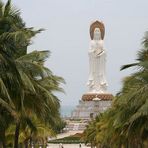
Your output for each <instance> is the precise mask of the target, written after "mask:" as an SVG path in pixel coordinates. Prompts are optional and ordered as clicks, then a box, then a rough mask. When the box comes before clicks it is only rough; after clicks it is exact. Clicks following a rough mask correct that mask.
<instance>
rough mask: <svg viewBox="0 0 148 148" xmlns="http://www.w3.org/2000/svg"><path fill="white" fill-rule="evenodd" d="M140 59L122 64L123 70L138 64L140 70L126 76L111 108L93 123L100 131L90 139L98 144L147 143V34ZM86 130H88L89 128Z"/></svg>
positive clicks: (143, 145) (117, 146) (118, 147)
mask: <svg viewBox="0 0 148 148" xmlns="http://www.w3.org/2000/svg"><path fill="white" fill-rule="evenodd" d="M137 61H138V62H136V63H132V64H128V65H124V66H122V68H121V69H126V68H129V67H133V66H136V67H137V68H138V71H137V72H135V73H133V74H132V75H130V76H128V77H126V78H125V79H124V81H123V87H122V89H121V91H120V92H119V93H118V94H117V95H116V98H115V99H114V100H113V103H112V107H111V108H110V109H109V110H108V111H106V112H105V113H104V114H103V115H102V117H101V118H100V120H99V121H97V122H96V121H95V122H96V123H95V124H94V125H93V126H92V127H93V128H92V129H93V130H94V129H96V127H97V130H95V134H94V135H93V136H92V138H91V139H92V140H93V141H94V142H96V144H97V143H98V142H100V144H101V146H102V147H107V148H111V147H114V148H121V147H124V148H126V147H138V148H146V147H147V146H148V143H147V140H148V129H147V125H148V93H147V92H148V33H146V36H145V38H144V41H143V49H142V50H140V51H139V52H138V58H137ZM91 125H92V124H90V125H89V126H91ZM97 125H98V126H97ZM86 130H87V132H88V133H89V131H88V130H89V129H88V128H87V129H86ZM90 131H91V130H90ZM86 135H87V133H86ZM101 137H103V139H101ZM88 139H89V137H88Z"/></svg>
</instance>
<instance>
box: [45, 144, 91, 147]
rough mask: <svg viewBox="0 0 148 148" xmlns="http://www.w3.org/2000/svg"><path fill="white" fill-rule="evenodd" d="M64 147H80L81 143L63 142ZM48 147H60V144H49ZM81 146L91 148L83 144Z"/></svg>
mask: <svg viewBox="0 0 148 148" xmlns="http://www.w3.org/2000/svg"><path fill="white" fill-rule="evenodd" d="M63 146H64V148H79V144H63ZM47 148H60V146H59V144H48V147H47ZM81 148H90V147H89V146H85V145H84V144H82V146H81Z"/></svg>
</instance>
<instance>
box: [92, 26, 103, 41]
mask: <svg viewBox="0 0 148 148" xmlns="http://www.w3.org/2000/svg"><path fill="white" fill-rule="evenodd" d="M93 40H101V31H100V29H99V28H95V30H94V36H93Z"/></svg>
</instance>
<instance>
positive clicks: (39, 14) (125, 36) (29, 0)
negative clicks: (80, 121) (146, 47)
mask: <svg viewBox="0 0 148 148" xmlns="http://www.w3.org/2000/svg"><path fill="white" fill-rule="evenodd" d="M5 1H6V0H5ZM12 2H13V3H14V4H15V6H17V7H18V8H19V9H21V12H22V14H21V15H22V17H23V19H24V21H25V22H26V25H27V26H28V27H31V26H33V27H35V28H36V29H38V28H45V29H46V31H44V32H42V33H41V34H39V35H38V36H37V37H36V38H34V40H33V45H31V46H30V48H29V51H32V50H43V49H45V50H50V51H51V57H50V58H49V59H48V60H47V62H46V65H47V66H48V67H49V68H50V69H51V70H52V71H53V72H54V73H55V74H56V75H59V76H62V77H63V78H64V79H65V81H66V85H64V86H63V87H64V89H65V92H66V94H58V96H59V99H60V100H61V102H62V105H76V104H78V100H79V99H81V96H82V95H83V94H84V93H85V92H86V91H87V87H86V82H87V79H88V48H89V41H90V36H89V26H90V24H91V22H92V21H94V20H97V19H98V20H101V21H103V22H104V24H105V29H106V33H105V40H104V43H105V49H106V51H107V80H108V84H109V86H108V91H109V92H110V93H113V94H115V93H116V92H118V91H119V90H120V88H121V84H122V83H121V82H122V79H123V77H124V76H126V75H128V74H130V73H132V72H133V70H126V71H121V72H120V70H119V69H120V67H121V65H123V64H126V63H132V62H134V59H136V53H137V50H138V49H140V48H141V45H140V44H141V41H142V38H143V36H144V32H145V31H147V30H148V0H12Z"/></svg>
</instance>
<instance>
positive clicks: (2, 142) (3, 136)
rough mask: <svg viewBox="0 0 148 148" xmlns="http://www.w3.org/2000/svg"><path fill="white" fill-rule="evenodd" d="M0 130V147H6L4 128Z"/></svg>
mask: <svg viewBox="0 0 148 148" xmlns="http://www.w3.org/2000/svg"><path fill="white" fill-rule="evenodd" d="M0 132H1V137H0V138H1V139H0V140H1V141H0V147H3V148H6V141H5V130H2V131H0Z"/></svg>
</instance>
